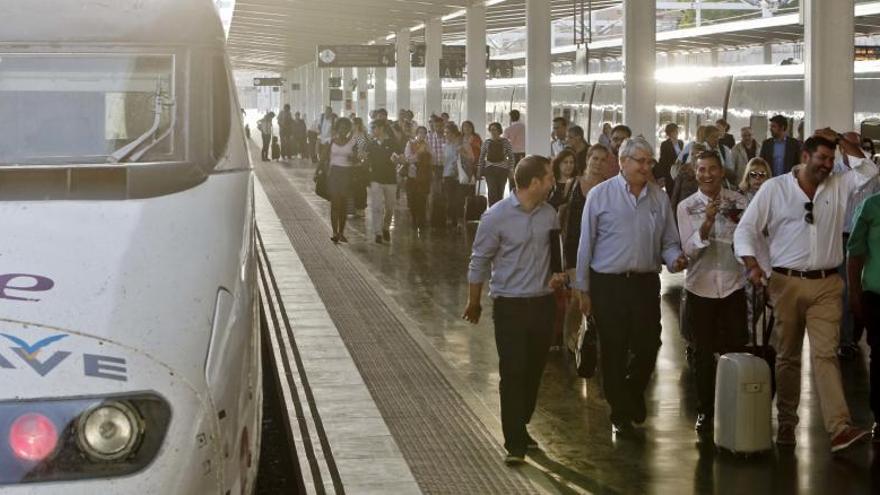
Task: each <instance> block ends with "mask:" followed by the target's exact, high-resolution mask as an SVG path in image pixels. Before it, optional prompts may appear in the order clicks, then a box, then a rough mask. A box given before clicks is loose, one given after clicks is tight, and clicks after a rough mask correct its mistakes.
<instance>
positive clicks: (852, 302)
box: [849, 287, 865, 321]
mask: <svg viewBox="0 0 880 495" xmlns="http://www.w3.org/2000/svg"><path fill="white" fill-rule="evenodd" d="M852 289H853V288H852V287H850V291H849V309H850V311H852V314H853V316H854V317H855V319H856V321H865V313H864V309H863V308H862V292H861V291H859V290H852Z"/></svg>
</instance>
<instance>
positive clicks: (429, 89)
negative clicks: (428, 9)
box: [425, 17, 443, 121]
mask: <svg viewBox="0 0 880 495" xmlns="http://www.w3.org/2000/svg"><path fill="white" fill-rule="evenodd" d="M442 40H443V22H442V21H441V20H440V18H439V17H438V18H434V19H430V20H428V21H427V22H426V23H425V120H426V121H427V119H428V117H429V116H430V115H431V114H432V113H435V114H438V115H439V114H440V112H442V111H443V88H442V83H441V81H440V58H441V56H442V50H443V45H442Z"/></svg>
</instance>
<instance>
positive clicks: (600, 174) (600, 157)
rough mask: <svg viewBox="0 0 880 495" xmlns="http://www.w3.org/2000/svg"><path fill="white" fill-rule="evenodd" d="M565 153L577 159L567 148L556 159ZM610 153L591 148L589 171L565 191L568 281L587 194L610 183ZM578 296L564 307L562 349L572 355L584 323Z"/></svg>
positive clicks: (562, 216) (561, 217)
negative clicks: (608, 165) (607, 171)
mask: <svg viewBox="0 0 880 495" xmlns="http://www.w3.org/2000/svg"><path fill="white" fill-rule="evenodd" d="M566 152H567V153H569V154H571V156H572V157H574V152H572V151H571V150H570V149H568V148H566V149H565V150H563V151H562V152H561V153H559V155H557V156H556V159H557V160H560V159H561V160H560V161H562V160H565V159H566V156H568V155H567V154H566ZM609 153H610V151H609V150H608V148H606V147H605V146H603V145H601V144H595V145H593V146H591V147H590V149H589V150H588V151H587V168H586V169H585V170H583V171H582V173H580V174H577V175H576V176H575V177H573V178H572V179H570V180H569V181H568V184H566V187H565V189H564V190H565V202H564V203H563V204H562V205H561V206H560V207H559V225H560V226H561V227H562V247H563V254H564V256H565V271H566V273H568V276H569V280H574V269H575V266H576V265H577V251H578V243H579V242H580V237H581V216H582V215H583V212H584V206H585V205H586V203H587V194H588V193H589V192H590V189H592V188H593V187H595V186H597V185H598V184H600V183H602V182H604V181H605V180H607V179H610V177H608V176H606V172H605V170H606V167H605V162H606V160H608V154H609ZM578 294H579V291H576V290H573V291H571V295H570V296H569V300H568V301H567V304H566V307H565V322H564V324H563V330H562V342H563V348H564V349H567V350H568V351H569V352H571V353H573V354H576V353H577V339H578V331H579V330H580V327H581V322H582V319H583V318H582V315H581V311H580V301H579V300H578Z"/></svg>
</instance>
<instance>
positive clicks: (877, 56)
mask: <svg viewBox="0 0 880 495" xmlns="http://www.w3.org/2000/svg"><path fill="white" fill-rule="evenodd" d="M855 59H856V60H880V46H864V45H856V52H855Z"/></svg>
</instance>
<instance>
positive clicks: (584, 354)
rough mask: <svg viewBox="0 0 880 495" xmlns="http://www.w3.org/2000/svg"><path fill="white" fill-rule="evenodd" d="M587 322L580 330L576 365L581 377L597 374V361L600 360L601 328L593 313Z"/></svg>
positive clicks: (590, 376)
mask: <svg viewBox="0 0 880 495" xmlns="http://www.w3.org/2000/svg"><path fill="white" fill-rule="evenodd" d="M586 320H587V321H586V324H584V325H582V326H581V329H580V331H579V332H578V341H577V353H576V354H575V359H574V360H575V366H576V368H577V374H578V376H579V377H581V378H593V376H595V375H596V362H597V361H598V360H599V329H598V328H597V326H596V320H595V319H594V318H593V315H590V316H588V317H587V318H586Z"/></svg>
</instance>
